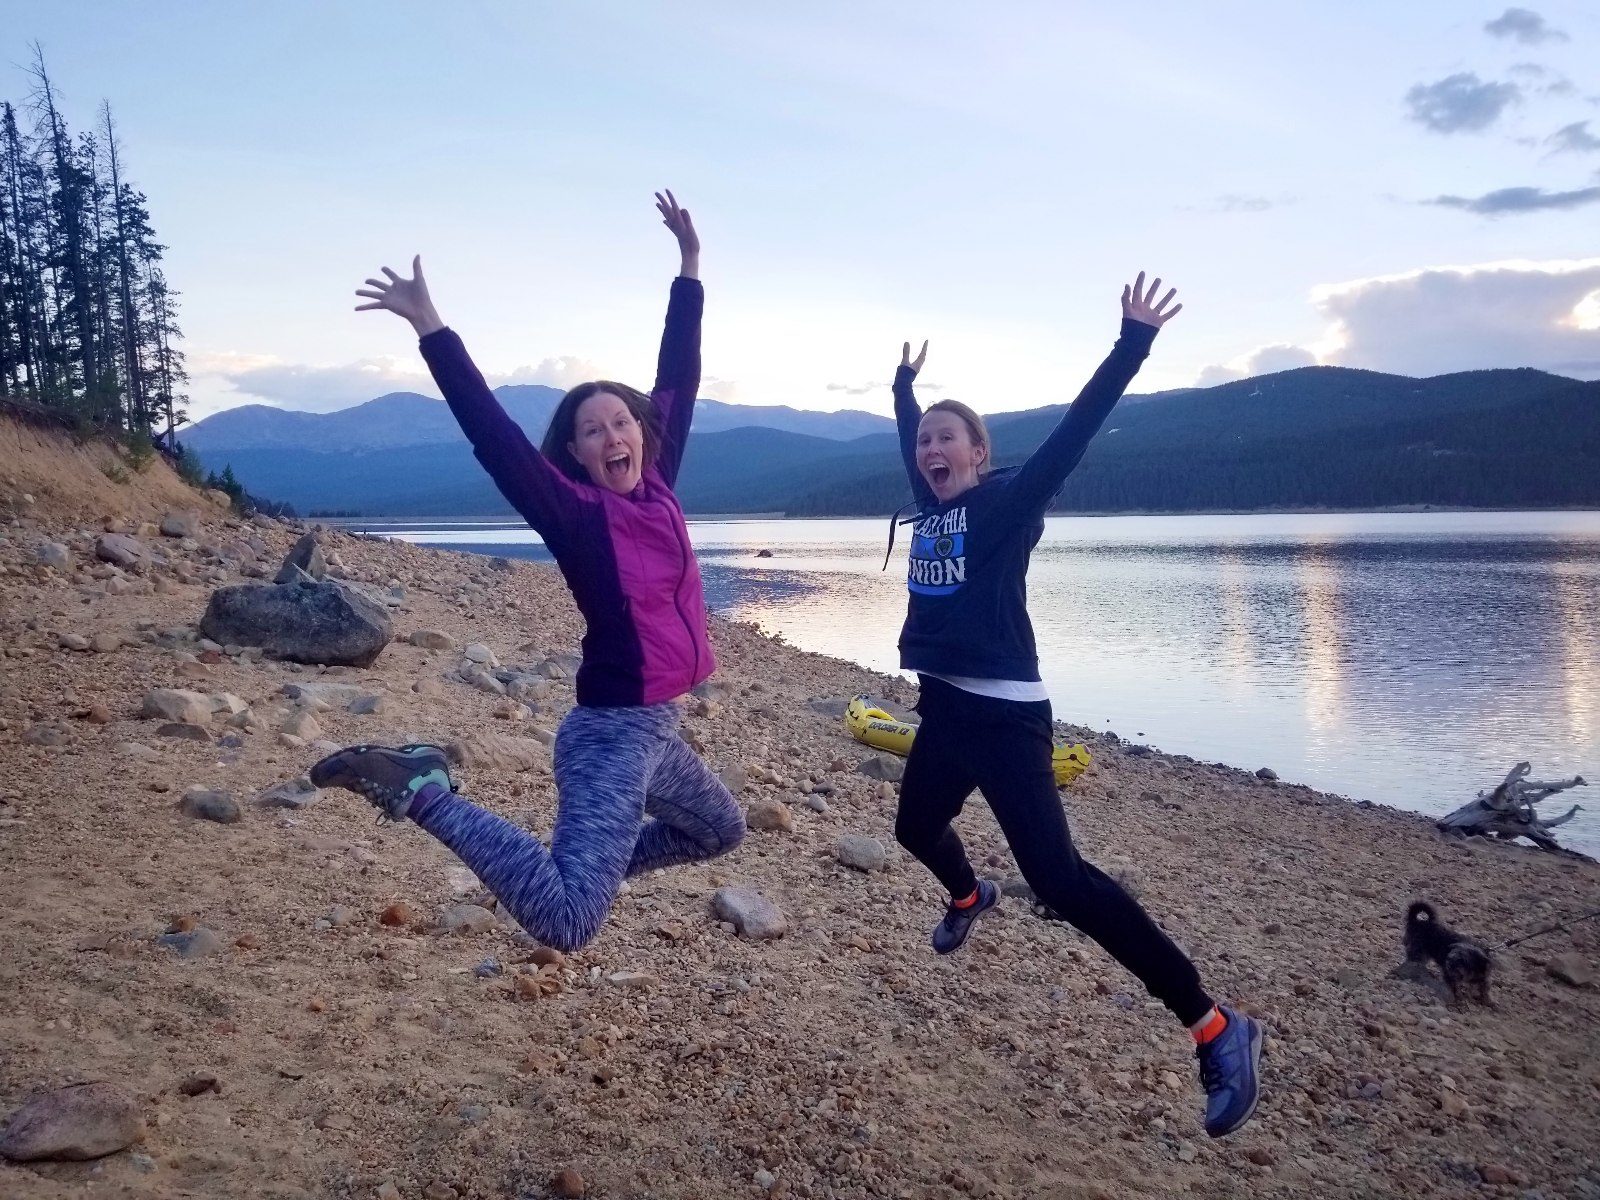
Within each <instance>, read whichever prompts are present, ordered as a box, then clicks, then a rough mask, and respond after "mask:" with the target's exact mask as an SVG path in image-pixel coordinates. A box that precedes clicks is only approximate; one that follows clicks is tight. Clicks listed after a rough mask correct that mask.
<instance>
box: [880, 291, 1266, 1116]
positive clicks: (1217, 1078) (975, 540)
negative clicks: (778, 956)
mask: <svg viewBox="0 0 1600 1200" xmlns="http://www.w3.org/2000/svg"><path fill="white" fill-rule="evenodd" d="M1160 287H1161V281H1160V280H1159V279H1157V280H1156V281H1155V282H1154V283H1152V284H1151V285H1150V286H1149V288H1148V289H1146V287H1145V280H1144V273H1143V272H1142V271H1141V272H1140V273H1139V278H1138V279H1137V281H1136V282H1135V283H1134V284H1133V285H1132V286H1131V287H1125V288H1124V289H1123V292H1122V316H1123V320H1122V335H1121V337H1119V338H1118V339H1117V343H1116V345H1115V346H1114V347H1113V348H1112V350H1111V354H1110V356H1109V357H1107V358H1106V360H1105V361H1104V362H1103V363H1101V364H1100V368H1099V370H1097V371H1096V372H1095V373H1094V376H1093V377H1092V378H1091V379H1090V380H1089V383H1088V385H1087V386H1086V387H1084V389H1083V391H1082V392H1081V393H1079V395H1078V397H1077V399H1076V400H1074V401H1073V403H1072V406H1071V407H1070V408H1069V409H1068V410H1067V413H1066V415H1065V416H1064V417H1062V419H1061V423H1060V424H1059V425H1057V426H1056V428H1055V430H1054V431H1052V432H1051V434H1050V435H1049V436H1048V437H1047V438H1046V439H1045V440H1044V443H1043V444H1042V445H1040V447H1039V448H1038V449H1037V450H1035V451H1034V453H1033V454H1032V455H1031V456H1030V457H1029V458H1028V460H1027V462H1025V463H1023V464H1022V466H1021V467H1019V468H1016V469H1014V470H1006V471H991V470H990V465H991V464H990V457H991V455H990V444H989V435H988V431H987V430H986V429H985V427H984V424H983V420H982V418H981V417H979V416H978V414H977V413H975V412H974V411H973V410H972V409H970V408H968V407H967V406H966V405H964V404H960V403H958V402H956V401H951V400H941V401H939V402H938V403H936V404H933V405H931V406H930V407H929V409H928V411H927V412H926V413H924V412H923V411H922V410H921V409H920V407H919V406H918V404H917V400H916V397H915V395H914V394H913V392H912V381H913V380H914V379H915V378H916V376H917V372H918V371H919V370H920V369H921V367H922V364H923V361H924V359H925V358H926V356H927V351H928V347H927V343H923V347H922V352H921V353H920V354H919V355H918V356H917V358H916V361H915V362H913V361H912V360H911V345H910V343H909V342H908V343H906V345H905V347H904V349H903V351H902V355H901V363H900V369H899V371H898V372H897V373H896V375H895V381H894V410H895V422H896V424H897V425H898V427H899V431H900V450H901V455H902V457H903V458H904V460H905V467H906V474H907V475H908V476H909V477H910V480H911V487H912V492H913V494H914V495H915V497H916V500H917V502H918V505H919V507H920V510H921V511H920V512H919V514H918V516H917V518H916V520H915V523H914V526H913V535H912V539H911V559H910V566H909V569H908V573H907V581H906V583H907V587H908V589H909V592H910V602H909V606H908V609H907V612H906V621H905V627H904V629H903V630H902V632H901V635H900V665H901V667H903V668H905V669H906V670H910V671H915V672H917V675H918V679H919V681H920V684H921V694H920V697H919V699H918V701H917V711H918V712H919V713H921V714H922V725H921V727H920V728H919V729H918V731H917V736H916V740H915V741H914V742H913V743H912V746H911V754H910V757H909V759H908V760H907V762H906V773H905V778H904V780H903V781H902V783H901V788H900V810H899V814H898V816H897V818H896V822H895V834H896V836H897V837H898V838H899V840H900V843H901V844H902V845H903V846H905V847H906V849H907V850H909V851H911V853H913V854H914V855H916V856H917V858H918V859H920V860H921V861H922V863H923V864H924V865H925V866H927V868H928V869H929V870H930V871H932V872H933V873H934V874H935V875H936V876H937V877H938V879H939V881H940V883H942V884H943V885H944V886H945V888H946V889H947V890H948V891H949V893H950V903H949V907H948V908H947V909H946V911H945V915H944V919H943V920H941V921H940V922H939V924H938V926H937V927H936V928H935V929H934V931H933V948H934V950H935V951H937V952H938V953H940V954H949V953H951V952H953V951H954V950H956V949H957V948H959V947H960V946H961V944H962V943H963V942H965V941H966V938H967V935H968V933H970V932H971V930H972V926H973V923H974V922H975V921H976V920H977V919H978V917H979V916H980V915H982V914H983V913H984V912H986V911H987V910H989V909H991V908H993V907H994V906H995V905H996V904H997V903H999V900H1000V889H999V888H998V887H997V886H996V885H995V884H994V883H993V882H992V881H990V880H987V879H979V878H978V877H977V875H976V874H975V873H974V872H973V869H972V864H971V863H970V862H968V860H967V855H966V851H965V850H964V849H963V847H962V845H961V839H960V838H959V837H958V836H956V832H955V830H954V829H953V828H952V827H951V822H952V821H953V820H954V819H955V817H956V815H957V814H958V813H960V811H961V808H962V805H963V804H964V803H965V801H966V798H967V796H968V795H970V794H971V793H972V791H973V789H974V788H976V789H978V790H979V791H981V792H982V793H983V797H984V799H985V800H987V801H988V803H989V807H990V809H991V810H992V811H993V812H994V815H995V820H996V821H998V822H999V824H1000V828H1001V830H1002V831H1003V832H1004V833H1005V836H1006V841H1007V842H1008V843H1009V844H1010V846H1011V850H1012V853H1013V854H1014V855H1015V856H1016V859H1017V866H1018V867H1019V868H1020V869H1021V871H1022V875H1023V877H1024V878H1025V879H1026V880H1027V881H1028V883H1029V885H1030V886H1031V887H1032V888H1033V890H1034V892H1035V893H1036V894H1037V895H1038V897H1039V898H1040V900H1042V901H1043V902H1044V903H1045V904H1047V905H1049V906H1050V907H1051V908H1053V909H1054V910H1055V911H1056V912H1058V913H1060V914H1061V915H1062V916H1063V917H1065V918H1066V919H1067V920H1068V921H1070V922H1071V923H1072V924H1073V925H1075V926H1076V927H1077V928H1079V929H1081V930H1082V931H1083V932H1084V933H1086V934H1088V935H1089V936H1090V937H1091V938H1093V939H1094V940H1095V941H1096V942H1098V943H1099V944H1100V945H1101V946H1103V947H1104V948H1105V949H1106V950H1107V951H1108V952H1109V953H1110V954H1111V955H1112V957H1114V958H1115V959H1116V960H1117V961H1118V962H1120V963H1122V964H1123V965H1124V966H1125V967H1127V968H1128V969H1129V970H1130V971H1132V972H1133V973H1134V974H1135V975H1137V976H1138V977H1139V979H1140V981H1141V982H1142V983H1143V984H1144V985H1145V987H1146V988H1147V989H1148V990H1149V992H1150V993H1151V995H1153V996H1155V997H1156V998H1157V999H1159V1000H1160V1001H1161V1002H1162V1003H1163V1004H1165V1005H1166V1006H1167V1007H1168V1008H1169V1009H1170V1010H1171V1011H1172V1012H1173V1014H1174V1015H1176V1016H1177V1018H1178V1019H1179V1020H1180V1021H1182V1022H1183V1023H1184V1024H1185V1025H1186V1026H1188V1028H1189V1030H1190V1032H1191V1033H1192V1034H1193V1036H1194V1039H1195V1042H1196V1044H1197V1050H1196V1053H1197V1055H1198V1057H1199V1061H1200V1077H1201V1081H1202V1082H1203V1084H1204V1085H1205V1088H1206V1092H1207V1101H1206V1132H1208V1133H1209V1134H1211V1135H1212V1136H1213V1137H1222V1136H1223V1135H1225V1134H1228V1133H1231V1132H1233V1131H1234V1130H1235V1129H1237V1128H1239V1127H1240V1126H1241V1125H1243V1124H1244V1123H1245V1122H1246V1121H1247V1120H1249V1118H1250V1115H1251V1114H1252V1113H1253V1112H1254V1111H1255V1106H1256V1100H1257V1096H1258V1093H1259V1085H1258V1081H1257V1062H1258V1059H1259V1057H1260V1052H1261V1040H1262V1031H1261V1026H1260V1024H1259V1023H1258V1022H1257V1021H1255V1020H1254V1019H1253V1018H1251V1017H1249V1016H1247V1015H1245V1014H1242V1013H1237V1012H1234V1011H1233V1010H1231V1009H1228V1008H1225V1007H1219V1006H1218V1005H1216V1004H1214V1003H1213V1002H1212V1000H1211V998H1210V996H1208V995H1207V994H1206V992H1205V991H1204V989H1203V988H1202V987H1201V986H1200V976H1199V973H1198V972H1197V971H1196V970H1195V968H1194V965H1193V964H1192V963H1191V962H1190V961H1189V959H1188V958H1187V957H1186V956H1185V955H1184V953H1183V951H1181V950H1179V949H1178V947H1177V946H1176V945H1174V944H1173V942H1172V940H1171V939H1170V938H1169V937H1167V935H1166V934H1165V933H1163V932H1162V931H1161V930H1160V928H1159V927H1157V925H1156V924H1155V922H1154V921H1152V920H1151V919H1150V917H1149V916H1148V915H1147V914H1146V913H1145V911H1144V909H1143V908H1141V907H1140V906H1139V904H1138V902H1137V901H1135V900H1134V899H1133V897H1131V896H1130V895H1128V893H1127V892H1126V891H1124V890H1123V889H1122V887H1121V886H1119V885H1118V884H1117V882H1116V881H1115V880H1113V879H1111V878H1110V877H1108V876H1107V875H1106V874H1105V873H1104V872H1102V871H1100V870H1099V869H1097V868H1096V867H1094V866H1092V865H1091V864H1089V863H1087V862H1085V861H1084V860H1083V858H1082V857H1080V856H1079V854H1078V851H1077V848H1076V847H1075V846H1074V845H1073V844H1072V835H1071V834H1070V832H1069V831H1068V829H1067V820H1066V814H1065V812H1064V811H1063V809H1062V805H1061V799H1060V797H1059V796H1058V795H1057V794H1056V788H1055V780H1054V776H1053V774H1052V770H1051V753H1052V750H1053V748H1054V747H1053V740H1052V736H1051V734H1052V728H1051V711H1050V700H1049V696H1048V693H1047V692H1046V691H1045V687H1044V684H1043V682H1042V681H1041V680H1040V678H1039V656H1038V652H1037V650H1036V648H1035V646H1034V640H1033V626H1032V624H1031V623H1030V622H1029V620H1028V611H1027V596H1026V582H1025V581H1026V576H1027V571H1028V559H1029V556H1030V555H1031V554H1032V552H1033V548H1034V546H1035V545H1037V544H1038V541H1039V538H1040V536H1041V535H1042V534H1043V533H1044V514H1045V510H1046V509H1047V508H1048V507H1049V505H1050V502H1051V500H1052V499H1054V497H1055V495H1056V493H1057V492H1058V491H1060V490H1061V485H1062V483H1063V482H1064V481H1065V480H1066V477H1067V475H1068V474H1069V473H1070V472H1071V471H1072V469H1073V468H1074V467H1075V466H1077V465H1078V460H1079V459H1081V458H1082V457H1083V452H1084V450H1085V448H1086V447H1087V446H1088V444H1089V441H1090V439H1091V438H1093V437H1094V435H1095V434H1096V433H1097V432H1098V431H1099V429H1100V427H1101V425H1102V424H1104V422H1105V419H1106V417H1107V416H1108V415H1109V414H1110V412H1111V409H1112V408H1113V407H1114V406H1115V404H1116V402H1117V400H1118V399H1119V398H1121V396H1122V393H1123V392H1124V391H1125V390H1126V389H1127V386H1128V384H1129V382H1130V381H1131V380H1132V379H1133V377H1134V375H1135V374H1136V373H1137V372H1138V370H1139V367H1140V365H1141V364H1142V363H1143V362H1144V360H1145V357H1146V355H1148V354H1149V352H1150V346H1151V343H1152V342H1154V341H1155V337H1156V334H1157V333H1158V332H1159V331H1160V329H1161V326H1162V325H1164V324H1165V323H1166V322H1167V321H1169V320H1170V319H1171V318H1173V317H1174V316H1176V315H1177V314H1178V311H1179V310H1180V309H1181V308H1182V307H1183V306H1182V305H1181V304H1179V305H1172V300H1173V297H1174V295H1175V294H1176V293H1175V291H1173V290H1170V289H1169V290H1168V292H1167V294H1166V295H1165V296H1162V297H1161V298H1160V299H1159V300H1157V299H1156V297H1157V294H1158V293H1159V291H1160ZM1169 306H1170V307H1169Z"/></svg>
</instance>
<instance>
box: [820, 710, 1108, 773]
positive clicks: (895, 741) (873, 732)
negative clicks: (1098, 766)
mask: <svg viewBox="0 0 1600 1200" xmlns="http://www.w3.org/2000/svg"><path fill="white" fill-rule="evenodd" d="M844 727H845V729H846V730H848V731H849V733H850V736H851V737H853V738H855V739H856V741H858V742H861V743H862V744H864V745H867V746H871V747H872V748H873V749H875V750H887V751H888V752H889V753H890V754H899V755H902V756H904V755H907V754H910V753H911V743H912V741H913V740H914V739H915V738H916V736H917V727H916V726H915V725H907V724H906V723H905V722H904V721H897V720H895V719H894V716H893V715H892V714H890V713H886V712H884V711H883V709H881V708H877V707H874V706H873V704H872V701H871V700H870V699H869V698H868V697H867V696H857V697H856V698H855V699H854V700H852V701H850V704H849V706H848V707H846V709H845V710H844ZM1092 761H1094V760H1093V759H1092V758H1091V757H1090V755H1089V751H1088V750H1087V749H1086V748H1085V747H1084V746H1083V744H1082V743H1078V744H1076V745H1072V746H1057V747H1056V748H1055V752H1054V753H1053V754H1052V755H1051V757H1050V767H1051V770H1052V771H1054V773H1055V777H1056V786H1057V787H1065V786H1066V785H1067V784H1069V783H1071V782H1072V781H1073V780H1074V779H1076V778H1077V777H1078V776H1079V775H1082V774H1083V773H1084V772H1085V771H1087V770H1088V769H1089V764H1090V763H1091V762H1092Z"/></svg>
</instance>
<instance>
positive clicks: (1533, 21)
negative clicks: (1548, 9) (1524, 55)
mask: <svg viewBox="0 0 1600 1200" xmlns="http://www.w3.org/2000/svg"><path fill="white" fill-rule="evenodd" d="M1483 31H1484V32H1485V33H1487V34H1489V35H1490V36H1491V37H1497V38H1511V39H1512V40H1513V41H1518V42H1521V43H1523V44H1524V45H1530V46H1536V45H1539V44H1540V43H1542V42H1565V41H1570V40H1571V39H1570V38H1568V37H1567V35H1566V34H1564V33H1562V32H1561V30H1559V29H1553V28H1551V27H1550V26H1549V25H1546V24H1545V20H1544V18H1543V17H1541V16H1540V15H1539V14H1538V13H1536V12H1534V11H1533V10H1532V9H1530V8H1508V9H1506V11H1505V12H1503V13H1501V14H1500V15H1499V16H1498V17H1496V18H1495V19H1494V20H1492V21H1490V22H1488V23H1487V24H1486V25H1484V27H1483Z"/></svg>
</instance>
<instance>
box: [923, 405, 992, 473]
mask: <svg viewBox="0 0 1600 1200" xmlns="http://www.w3.org/2000/svg"><path fill="white" fill-rule="evenodd" d="M936 412H947V413H953V414H954V415H955V416H958V417H960V418H961V420H962V423H963V424H965V425H966V427H967V434H968V435H969V436H970V437H971V438H972V444H973V445H974V446H982V447H983V461H982V462H981V463H979V464H978V474H979V475H987V474H988V473H989V465H990V463H991V461H992V460H993V458H994V443H993V442H991V441H990V440H989V427H988V426H987V425H985V424H984V423H983V418H982V417H980V416H979V415H978V414H977V413H976V412H974V411H973V410H972V409H971V408H970V407H969V406H968V405H965V404H963V403H961V401H959V400H935V401H934V402H933V403H932V404H930V405H928V408H927V411H926V412H924V413H923V414H922V416H923V419H924V420H926V419H927V417H928V415H929V414H930V413H936Z"/></svg>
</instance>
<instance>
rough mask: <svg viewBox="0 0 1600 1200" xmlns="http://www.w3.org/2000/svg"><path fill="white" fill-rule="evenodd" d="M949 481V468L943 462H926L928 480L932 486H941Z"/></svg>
mask: <svg viewBox="0 0 1600 1200" xmlns="http://www.w3.org/2000/svg"><path fill="white" fill-rule="evenodd" d="M949 481H950V468H949V466H947V465H946V464H945V463H929V464H928V482H929V483H931V484H933V486H934V487H936V488H939V487H943V486H944V485H945V484H946V483H948V482H949Z"/></svg>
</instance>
